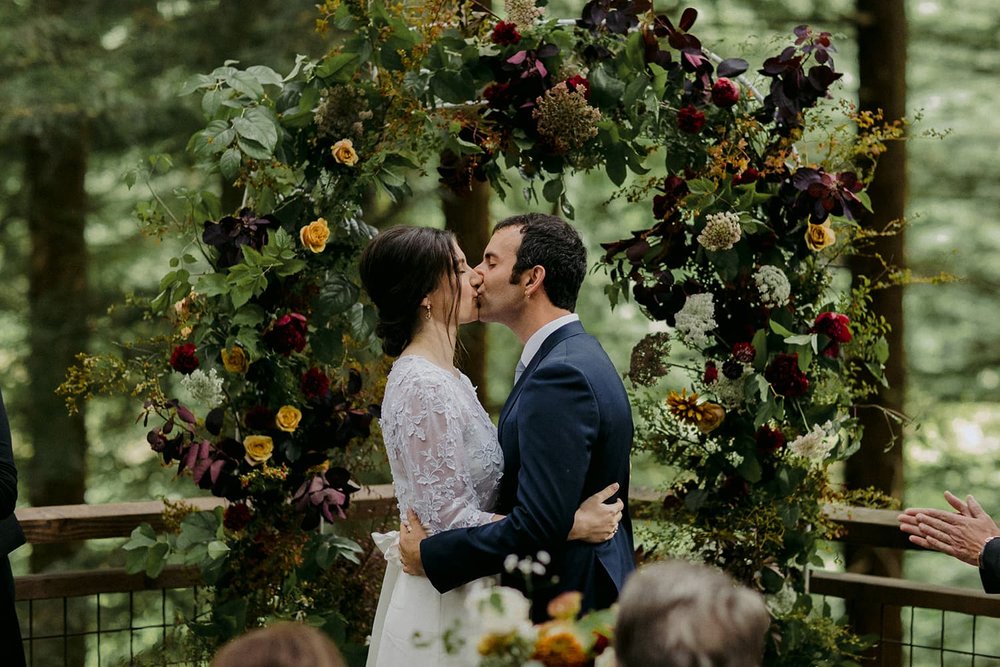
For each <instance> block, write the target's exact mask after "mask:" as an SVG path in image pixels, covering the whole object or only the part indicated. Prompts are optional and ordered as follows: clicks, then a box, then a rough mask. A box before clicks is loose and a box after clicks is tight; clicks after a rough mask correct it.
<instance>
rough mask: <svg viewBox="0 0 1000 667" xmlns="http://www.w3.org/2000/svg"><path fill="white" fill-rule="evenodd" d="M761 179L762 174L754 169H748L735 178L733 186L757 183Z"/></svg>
mask: <svg viewBox="0 0 1000 667" xmlns="http://www.w3.org/2000/svg"><path fill="white" fill-rule="evenodd" d="M759 178H760V172H759V171H757V170H756V169H754V168H753V167H747V168H746V169H744V170H743V171H741V172H740V173H738V174H736V175H735V176H733V185H745V184H747V183H756V182H757V180H758V179H759Z"/></svg>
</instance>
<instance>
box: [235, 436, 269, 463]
mask: <svg viewBox="0 0 1000 667" xmlns="http://www.w3.org/2000/svg"><path fill="white" fill-rule="evenodd" d="M243 449H244V450H245V451H246V460H247V463H249V464H250V465H252V466H256V465H260V464H261V463H263V462H264V461H267V460H268V459H269V458H271V454H272V453H273V452H274V441H273V440H271V438H270V437H268V436H266V435H248V436H247V437H245V438H243Z"/></svg>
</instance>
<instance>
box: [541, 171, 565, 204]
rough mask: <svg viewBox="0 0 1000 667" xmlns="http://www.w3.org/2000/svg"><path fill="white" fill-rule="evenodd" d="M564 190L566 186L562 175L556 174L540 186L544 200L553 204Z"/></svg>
mask: <svg viewBox="0 0 1000 667" xmlns="http://www.w3.org/2000/svg"><path fill="white" fill-rule="evenodd" d="M565 190H566V186H565V184H564V183H563V179H562V176H556V177H555V178H553V179H552V180H550V181H546V182H545V185H543V186H542V196H543V197H545V201H547V202H552V203H553V204H555V203H557V202H558V201H559V197H560V195H562V193H563V192H564V191H565Z"/></svg>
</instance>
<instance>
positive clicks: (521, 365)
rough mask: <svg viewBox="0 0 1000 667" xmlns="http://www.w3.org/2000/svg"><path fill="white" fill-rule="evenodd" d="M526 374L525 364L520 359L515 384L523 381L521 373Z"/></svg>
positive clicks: (516, 369) (515, 373) (515, 374)
mask: <svg viewBox="0 0 1000 667" xmlns="http://www.w3.org/2000/svg"><path fill="white" fill-rule="evenodd" d="M523 372H524V362H523V361H521V360H520V359H518V360H517V368H515V369H514V384H517V381H518V380H520V379H521V373H523Z"/></svg>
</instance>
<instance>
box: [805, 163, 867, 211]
mask: <svg viewBox="0 0 1000 667" xmlns="http://www.w3.org/2000/svg"><path fill="white" fill-rule="evenodd" d="M792 185H793V186H794V187H795V189H796V190H798V191H799V195H798V197H797V198H796V202H795V208H796V210H797V211H798V212H799V213H800V214H801V215H810V216H811V217H812V221H813V222H814V223H816V224H821V223H822V222H823V221H824V220H826V219H827V217H829V216H831V215H833V216H844V217H845V218H847V219H848V220H856V219H857V218H858V217H859V216H860V215H861V211H862V208H863V205H862V203H861V200H860V199H858V197H857V195H856V194H855V193H857V192H860V191H861V190H863V189H864V183H862V182H861V181H859V180H858V177H857V175H856V174H855V173H854V172H852V171H844V172H840V173H838V174H836V175H834V174H830V173H828V172H826V171H823V170H822V169H813V168H812V167H802V168H801V169H799V170H797V171H796V172H795V173H794V174H793V175H792Z"/></svg>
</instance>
